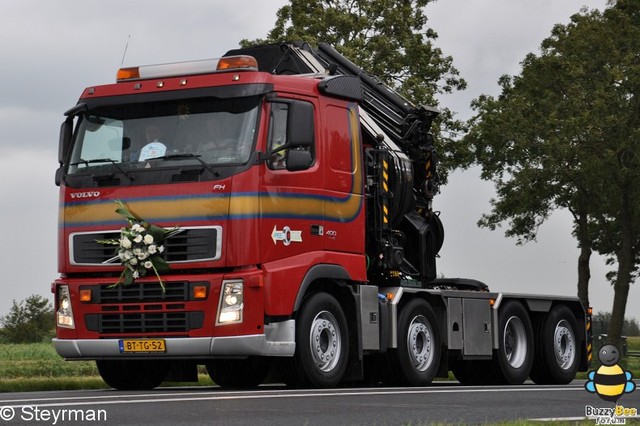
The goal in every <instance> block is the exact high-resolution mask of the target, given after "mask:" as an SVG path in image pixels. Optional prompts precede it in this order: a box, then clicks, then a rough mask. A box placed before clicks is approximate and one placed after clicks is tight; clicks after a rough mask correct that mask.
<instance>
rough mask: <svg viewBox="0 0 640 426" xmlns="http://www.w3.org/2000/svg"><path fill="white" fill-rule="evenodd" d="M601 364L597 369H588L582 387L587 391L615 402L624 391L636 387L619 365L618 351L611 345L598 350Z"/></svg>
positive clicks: (628, 391)
mask: <svg viewBox="0 0 640 426" xmlns="http://www.w3.org/2000/svg"><path fill="white" fill-rule="evenodd" d="M598 359H600V362H601V363H602V366H600V368H598V370H597V371H593V370H592V371H589V374H588V378H589V380H588V381H587V383H585V385H584V387H585V389H586V390H587V391H588V392H591V393H596V394H598V396H599V397H600V398H602V399H604V400H605V401H610V402H616V403H617V401H618V399H619V398H620V397H621V396H622V394H625V393H631V392H633V391H634V390H635V389H636V384H635V383H634V382H633V380H631V373H630V372H629V371H624V370H623V369H622V368H621V367H620V366H619V365H618V361H619V360H620V353H619V352H618V349H617V348H616V347H615V346H613V345H605V346H603V347H602V349H600V352H598Z"/></svg>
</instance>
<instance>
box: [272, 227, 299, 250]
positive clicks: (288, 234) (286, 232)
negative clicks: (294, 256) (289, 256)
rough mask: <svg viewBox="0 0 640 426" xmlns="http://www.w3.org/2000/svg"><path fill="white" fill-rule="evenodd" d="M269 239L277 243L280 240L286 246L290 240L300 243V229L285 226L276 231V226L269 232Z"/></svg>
mask: <svg viewBox="0 0 640 426" xmlns="http://www.w3.org/2000/svg"><path fill="white" fill-rule="evenodd" d="M271 239H272V240H273V244H276V245H277V244H278V241H282V244H284V245H285V246H288V245H289V244H291V243H292V242H294V243H301V242H302V231H292V230H291V228H289V227H288V226H285V227H284V228H282V230H281V231H278V229H277V227H276V226H274V227H273V232H271Z"/></svg>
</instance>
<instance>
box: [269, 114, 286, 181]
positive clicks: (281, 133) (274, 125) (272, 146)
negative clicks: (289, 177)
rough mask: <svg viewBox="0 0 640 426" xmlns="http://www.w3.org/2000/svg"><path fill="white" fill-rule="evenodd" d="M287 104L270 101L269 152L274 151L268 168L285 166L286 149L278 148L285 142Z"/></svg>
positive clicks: (280, 168) (279, 168)
mask: <svg viewBox="0 0 640 426" xmlns="http://www.w3.org/2000/svg"><path fill="white" fill-rule="evenodd" d="M288 113H289V104H285V103H276V102H274V103H272V104H271V115H270V117H269V152H274V151H277V152H274V153H273V154H272V155H271V157H270V158H269V161H268V164H269V168H271V169H274V170H282V169H285V168H286V167H287V164H286V162H285V155H286V153H287V152H286V151H287V150H286V149H282V150H278V148H280V147H282V146H284V145H285V144H286V143H287V115H288Z"/></svg>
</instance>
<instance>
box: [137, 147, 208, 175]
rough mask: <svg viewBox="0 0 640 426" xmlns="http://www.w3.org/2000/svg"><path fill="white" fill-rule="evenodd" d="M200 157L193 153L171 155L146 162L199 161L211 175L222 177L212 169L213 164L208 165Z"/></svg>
mask: <svg viewBox="0 0 640 426" xmlns="http://www.w3.org/2000/svg"><path fill="white" fill-rule="evenodd" d="M200 157H201V156H200V154H191V153H184V154H170V155H163V156H162V157H153V158H148V159H147V160H145V161H153V160H162V161H168V160H191V159H193V160H196V161H198V162H199V163H200V164H202V165H203V166H204V168H206V169H207V170H209V171H210V172H211V173H213V174H214V176H216V177H218V176H220V173H218V172H217V171H216V170H215V169H214V168H213V167H211V164H209V163H207V162H206V161H204V160H203V159H202V158H200Z"/></svg>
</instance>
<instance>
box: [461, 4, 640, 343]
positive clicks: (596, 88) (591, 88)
mask: <svg viewBox="0 0 640 426" xmlns="http://www.w3.org/2000/svg"><path fill="white" fill-rule="evenodd" d="M639 6H640V5H639V4H638V2H633V1H624V0H619V1H618V2H617V3H615V4H613V5H612V6H611V7H610V8H608V9H607V10H605V11H604V12H600V11H597V10H596V11H588V10H586V9H585V10H583V11H582V12H581V13H579V14H576V15H574V16H573V17H572V18H571V22H570V23H569V24H568V25H556V26H555V27H554V29H553V31H552V34H551V36H550V37H549V38H547V39H546V40H544V41H543V43H542V45H541V53H540V55H534V54H529V55H527V57H526V58H525V60H524V61H523V63H522V72H521V73H520V75H518V76H513V77H512V76H503V77H502V78H501V79H500V81H499V83H500V86H501V90H502V93H501V95H500V96H499V97H497V98H494V97H492V96H481V97H480V98H478V99H476V100H475V101H474V102H473V104H472V107H473V108H474V109H475V110H476V111H477V115H476V116H475V117H474V118H472V120H471V123H470V126H471V130H470V132H469V134H468V135H467V136H466V137H464V138H463V139H462V140H461V142H460V143H459V144H458V146H457V151H456V155H455V159H456V161H457V164H460V165H463V166H469V165H472V164H479V165H480V166H481V167H482V178H483V179H488V180H494V181H495V183H496V190H497V198H496V199H494V200H492V210H491V212H490V213H488V214H485V215H483V217H482V218H481V220H480V222H479V224H480V225H481V226H485V227H489V228H491V229H495V228H496V227H497V226H499V225H500V224H501V223H503V222H508V224H509V228H508V229H507V231H506V235H508V236H515V237H517V238H518V243H523V242H526V241H530V240H534V239H535V237H536V234H537V230H538V227H539V226H540V225H541V224H542V223H543V222H544V221H545V220H546V219H547V217H548V216H549V215H550V214H551V212H552V211H554V210H556V209H558V208H566V209H568V211H570V212H571V214H572V215H573V218H574V228H573V235H574V236H575V237H576V238H577V241H578V247H579V248H580V256H579V259H578V295H579V297H580V298H581V300H582V301H583V303H584V304H588V282H589V278H590V272H589V258H590V256H591V253H592V251H593V250H596V251H598V252H599V253H602V254H604V255H610V256H611V259H612V261H614V262H615V263H617V266H618V268H617V272H616V274H615V277H614V288H615V297H614V307H613V310H612V320H611V328H610V330H609V337H610V338H611V339H612V341H613V342H617V340H618V339H619V338H620V333H621V330H622V323H623V320H624V311H625V307H626V300H627V295H628V290H629V284H630V283H631V282H632V281H633V280H634V279H635V273H636V272H637V266H638V260H639V256H638V254H639V253H640V252H639V250H640V244H639V243H640V238H639V235H638V231H639V230H640V228H639V225H640V216H639V214H638V213H639V211H638V210H639V209H640V198H639V196H640V173H639V171H640V164H639V161H640V150H639V140H638V139H639V138H638V136H639V134H638V130H639V128H638V117H639V111H638V102H639V97H638V96H639V95H640V92H639V91H638V86H639V85H640V72H639V68H638V67H639V65H640V61H639V60H638V52H640V25H639V22H638V17H639V16H640V13H639V10H638V8H639ZM541 267H544V265H541Z"/></svg>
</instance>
